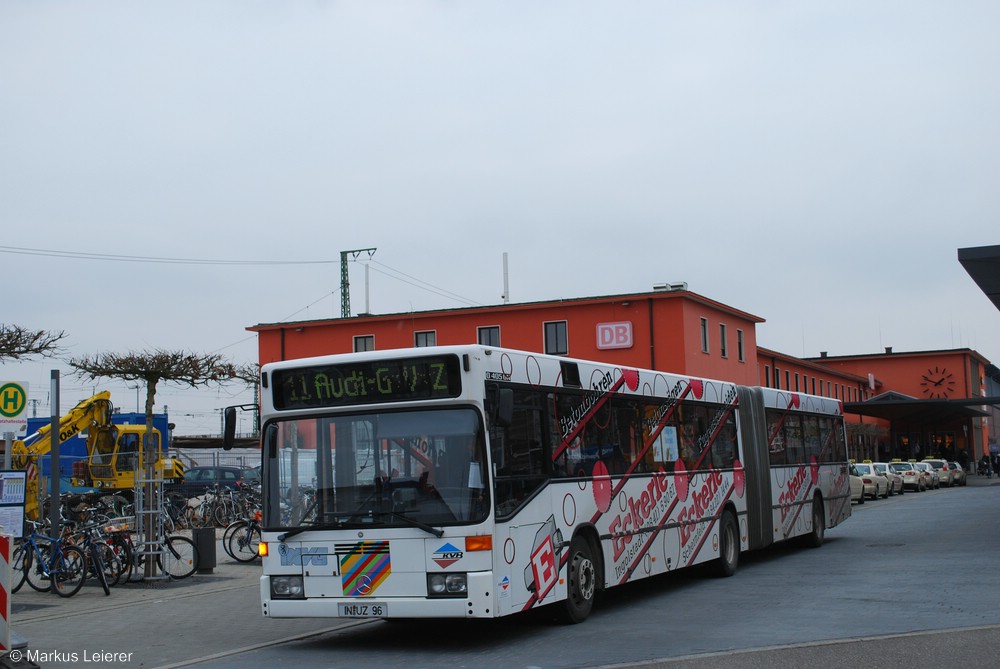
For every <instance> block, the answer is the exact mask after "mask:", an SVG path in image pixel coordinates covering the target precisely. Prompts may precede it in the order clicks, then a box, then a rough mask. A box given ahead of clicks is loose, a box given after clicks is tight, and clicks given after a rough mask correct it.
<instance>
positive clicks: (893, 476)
mask: <svg viewBox="0 0 1000 669" xmlns="http://www.w3.org/2000/svg"><path fill="white" fill-rule="evenodd" d="M872 467H874V468H875V471H877V472H878V473H879V474H882V475H883V476H885V477H886V478H887V479H889V494H890V495H895V494H897V493H898V494H900V495H902V494H903V477H902V476H900V475H899V472H897V471H896V470H894V469H893V468H892V467H890V466H889V463H888V462H873V463H872Z"/></svg>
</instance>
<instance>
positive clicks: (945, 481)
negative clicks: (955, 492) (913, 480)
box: [924, 458, 951, 488]
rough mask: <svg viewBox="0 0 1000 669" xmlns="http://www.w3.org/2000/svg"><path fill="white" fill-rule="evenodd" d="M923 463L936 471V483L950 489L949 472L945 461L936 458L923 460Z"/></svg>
mask: <svg viewBox="0 0 1000 669" xmlns="http://www.w3.org/2000/svg"><path fill="white" fill-rule="evenodd" d="M924 462H926V463H927V464H929V465H930V466H931V467H933V468H934V469H935V470H937V475H938V482H939V484H940V485H943V486H946V487H948V488H950V487H951V470H950V469H949V468H948V461H947V460H939V459H937V458H924Z"/></svg>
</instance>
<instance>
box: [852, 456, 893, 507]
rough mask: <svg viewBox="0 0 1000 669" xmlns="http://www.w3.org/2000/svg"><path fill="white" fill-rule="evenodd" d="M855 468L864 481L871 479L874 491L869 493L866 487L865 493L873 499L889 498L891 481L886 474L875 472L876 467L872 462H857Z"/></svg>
mask: <svg viewBox="0 0 1000 669" xmlns="http://www.w3.org/2000/svg"><path fill="white" fill-rule="evenodd" d="M854 467H855V468H856V469H857V470H858V473H860V474H861V478H862V479H871V481H872V488H873V490H871V491H869V489H868V487H867V486H866V487H865V493H866V494H870V495H872V499H878V498H879V497H888V496H889V479H887V478H886V477H885V475H884V474H879V473H878V472H877V471H875V466H874V465H873V463H872V461H871V460H865V461H864V462H856V463H854Z"/></svg>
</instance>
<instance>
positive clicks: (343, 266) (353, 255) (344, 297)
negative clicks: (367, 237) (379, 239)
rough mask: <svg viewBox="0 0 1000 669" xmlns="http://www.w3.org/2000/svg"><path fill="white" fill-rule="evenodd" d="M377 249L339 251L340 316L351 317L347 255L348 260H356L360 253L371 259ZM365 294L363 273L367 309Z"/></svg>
mask: <svg viewBox="0 0 1000 669" xmlns="http://www.w3.org/2000/svg"><path fill="white" fill-rule="evenodd" d="M376 250H377V249H375V248H370V249H354V250H352V251H341V252H340V317H341V318H350V317H351V279H350V277H349V276H348V272H347V263H348V256H350V260H355V261H356V260H357V259H358V256H360V255H361V254H362V253H367V254H368V259H369V260H371V259H372V256H374V255H375V251H376ZM367 294H368V274H367V273H366V274H365V296H366V304H365V309H366V310H367V309H368V305H367Z"/></svg>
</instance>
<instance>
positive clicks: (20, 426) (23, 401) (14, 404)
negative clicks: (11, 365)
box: [0, 381, 28, 469]
mask: <svg viewBox="0 0 1000 669" xmlns="http://www.w3.org/2000/svg"><path fill="white" fill-rule="evenodd" d="M27 408H28V384H27V383H21V382H19V381H0V429H2V430H3V433H4V440H5V441H6V448H5V449H4V454H3V467H4V469H10V451H11V448H12V447H13V444H14V438H15V437H16V436H17V435H18V434H22V435H23V434H24V433H25V432H26V431H27V430H28V413H27V411H26V409H27Z"/></svg>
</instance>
